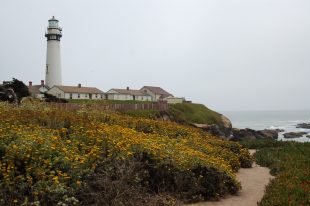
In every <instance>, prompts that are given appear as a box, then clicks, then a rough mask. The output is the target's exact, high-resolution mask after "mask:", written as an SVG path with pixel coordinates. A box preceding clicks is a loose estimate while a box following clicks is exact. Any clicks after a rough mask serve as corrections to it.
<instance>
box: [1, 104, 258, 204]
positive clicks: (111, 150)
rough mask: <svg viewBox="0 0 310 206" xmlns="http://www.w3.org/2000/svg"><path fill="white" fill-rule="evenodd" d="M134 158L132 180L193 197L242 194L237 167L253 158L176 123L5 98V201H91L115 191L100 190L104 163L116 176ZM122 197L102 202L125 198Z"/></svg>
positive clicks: (186, 198) (151, 190)
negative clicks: (16, 102) (7, 101)
mask: <svg viewBox="0 0 310 206" xmlns="http://www.w3.org/2000/svg"><path fill="white" fill-rule="evenodd" d="M129 162H135V163H139V164H136V165H139V167H138V168H139V169H138V170H137V171H136V172H135V173H133V175H132V176H131V177H129V178H127V179H126V184H128V187H129V186H130V187H139V188H146V190H145V191H147V194H151V195H157V194H160V193H169V194H172V196H175V197H177V198H179V199H180V198H181V199H182V200H183V201H185V202H186V201H195V200H202V199H210V198H219V197H221V196H222V195H224V194H227V193H230V194H234V193H236V192H237V191H238V190H239V189H240V184H239V183H238V182H237V181H236V179H235V172H236V171H238V169H239V168H240V167H250V165H251V163H252V159H251V157H250V155H249V152H248V150H247V149H244V148H243V147H242V146H241V145H239V144H238V143H235V142H229V141H224V140H220V139H218V138H216V137H213V136H211V135H208V134H206V133H204V132H202V131H201V130H198V129H195V128H191V127H187V126H182V125H178V124H176V123H172V122H164V121H155V120H149V119H143V118H136V117H129V116H124V115H119V114H115V113H109V112H101V111H100V112H99V111H96V110H88V109H87V108H84V109H79V110H71V111H67V110H59V109H55V108H54V107H52V106H47V105H45V104H40V103H32V104H31V103H29V104H24V105H22V106H20V107H14V106H11V105H7V104H5V103H0V205H4V204H6V205H21V204H24V205H85V204H86V202H85V201H86V200H85V199H88V201H89V199H91V196H88V197H87V198H85V194H88V193H89V194H93V193H96V192H98V191H99V192H100V191H101V192H102V190H104V191H105V192H104V194H108V193H109V192H110V191H109V189H110V190H112V189H111V187H110V186H109V187H108V186H106V187H105V188H101V187H100V188H98V187H96V188H95V189H94V187H91V186H90V177H96V176H95V175H94V174H98V173H99V171H102V170H100V168H103V170H104V174H105V176H111V182H112V183H114V182H115V181H118V180H119V179H120V178H118V176H117V175H116V173H117V172H116V171H119V170H117V167H116V165H118V166H119V165H120V164H121V165H122V168H123V167H124V168H125V169H124V171H125V173H126V170H127V171H129V170H130V168H129V167H130V165H131V164H130V163H129ZM126 168H127V169H126ZM124 171H123V173H124ZM141 171H143V172H141ZM97 176H98V175H97ZM95 180H96V179H95ZM86 188H87V189H86ZM102 194H103V193H102ZM104 194H103V195H104ZM101 196H102V195H101ZM117 197H118V196H113V197H109V198H110V199H109V198H107V199H109V200H107V199H105V200H104V201H110V202H108V203H107V202H105V203H104V201H103V200H102V201H103V202H101V204H102V205H104V204H109V205H113V204H114V205H118V203H115V202H114V203H113V201H114V200H113V198H114V199H115V198H117ZM128 198H129V197H127V199H128ZM93 201H94V202H93V204H96V201H97V200H96V199H95V200H93ZM120 201H121V200H120ZM127 201H128V202H127V203H128V204H127V205H130V204H129V202H130V201H129V200H127ZM112 203H113V204H112ZM97 204H98V202H97ZM119 205H121V204H119Z"/></svg>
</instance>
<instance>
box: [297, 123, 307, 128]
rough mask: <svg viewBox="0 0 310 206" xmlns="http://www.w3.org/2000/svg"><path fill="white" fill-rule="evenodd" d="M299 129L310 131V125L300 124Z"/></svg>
mask: <svg viewBox="0 0 310 206" xmlns="http://www.w3.org/2000/svg"><path fill="white" fill-rule="evenodd" d="M296 127H297V128H303V129H310V123H300V124H297V125H296Z"/></svg>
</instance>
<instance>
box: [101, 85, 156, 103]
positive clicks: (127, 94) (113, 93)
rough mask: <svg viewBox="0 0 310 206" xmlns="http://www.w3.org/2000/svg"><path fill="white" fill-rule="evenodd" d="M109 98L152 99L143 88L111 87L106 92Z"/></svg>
mask: <svg viewBox="0 0 310 206" xmlns="http://www.w3.org/2000/svg"><path fill="white" fill-rule="evenodd" d="M106 96H107V99H110V100H138V101H152V97H151V96H150V95H148V94H145V93H143V92H142V91H141V90H133V89H129V87H127V88H126V89H110V90H109V91H108V92H107V93H106Z"/></svg>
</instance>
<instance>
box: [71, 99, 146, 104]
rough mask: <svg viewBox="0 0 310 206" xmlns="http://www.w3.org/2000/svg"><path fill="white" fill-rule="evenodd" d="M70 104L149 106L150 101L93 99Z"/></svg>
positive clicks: (72, 101)
mask: <svg viewBox="0 0 310 206" xmlns="http://www.w3.org/2000/svg"><path fill="white" fill-rule="evenodd" d="M68 101H69V103H75V104H147V103H151V102H148V101H137V100H93V99H69V100H68Z"/></svg>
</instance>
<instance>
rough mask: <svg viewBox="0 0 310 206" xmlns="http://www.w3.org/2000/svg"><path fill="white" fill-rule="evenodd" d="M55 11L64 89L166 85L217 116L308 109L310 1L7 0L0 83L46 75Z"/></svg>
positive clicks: (3, 2)
mask: <svg viewBox="0 0 310 206" xmlns="http://www.w3.org/2000/svg"><path fill="white" fill-rule="evenodd" d="M53 15H54V16H55V17H56V18H57V19H58V20H59V24H60V26H61V27H62V28H63V38H62V39H61V56H62V75H63V84H64V85H77V84H78V83H82V85H84V86H95V87H98V88H99V89H101V90H103V91H107V90H109V89H110V88H125V87H126V86H129V87H130V88H134V89H140V88H141V87H142V86H144V85H152V86H160V87H162V88H164V89H165V90H167V91H168V92H171V93H172V94H174V95H175V96H180V97H186V99H188V100H192V101H193V102H200V103H203V104H205V105H207V106H208V107H210V108H212V109H214V110H217V111H225V110H287V109H290V110H292V109H293V110H295V109H297V110H300V109H310V92H309V89H310V81H309V79H310V1H309V0H110V1H104V0H98V1H91V0H71V1H69V0H66V1H61V0H53V1H42V0H36V1H34V0H27V1H22V0H20V1H17V0H0V19H1V26H0V37H1V38H0V81H3V80H10V79H12V77H15V78H17V79H20V80H23V81H24V82H25V83H27V84H28V81H30V80H31V81H33V83H34V84H39V82H40V80H41V79H45V76H44V75H45V63H46V62H45V61H46V38H45V37H44V33H45V30H46V27H47V23H48V22H47V20H48V19H50V18H51V17H52V16H53Z"/></svg>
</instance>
